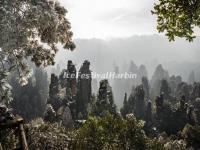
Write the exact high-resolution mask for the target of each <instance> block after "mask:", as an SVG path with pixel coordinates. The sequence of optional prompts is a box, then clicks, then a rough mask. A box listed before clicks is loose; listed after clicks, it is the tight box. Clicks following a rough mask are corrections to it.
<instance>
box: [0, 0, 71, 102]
mask: <svg viewBox="0 0 200 150" xmlns="http://www.w3.org/2000/svg"><path fill="white" fill-rule="evenodd" d="M66 13H67V10H66V9H65V8H64V7H62V6H61V5H60V4H59V3H58V2H56V1H54V0H37V1H36V0H12V1H7V0H1V1H0V73H4V72H11V71H13V70H17V72H18V74H19V81H20V83H21V84H22V85H25V84H27V79H28V78H29V77H30V69H29V67H28V65H27V64H26V62H25V59H27V58H30V59H31V60H32V61H33V62H35V64H36V65H37V66H41V65H43V66H47V65H53V64H54V57H55V54H56V53H57V51H58V49H57V46H56V44H59V43H61V44H62V45H64V48H66V49H70V50H73V49H74V48H75V45H74V43H73V42H72V35H73V34H72V32H71V31H70V28H71V25H70V23H69V21H68V20H67V19H66V18H65V15H66ZM3 79H5V78H2V76H0V80H1V82H2V80H3ZM1 89H3V91H2V92H1V93H0V97H1V99H3V100H4V101H7V99H6V98H4V97H8V95H9V94H8V95H7V96H5V93H9V92H7V88H6V86H3V87H2V88H1ZM4 89H5V90H4Z"/></svg>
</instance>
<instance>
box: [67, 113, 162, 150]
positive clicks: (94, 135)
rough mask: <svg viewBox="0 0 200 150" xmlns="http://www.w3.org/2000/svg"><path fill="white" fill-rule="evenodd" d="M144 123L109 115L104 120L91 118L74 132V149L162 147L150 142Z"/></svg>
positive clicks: (140, 149)
mask: <svg viewBox="0 0 200 150" xmlns="http://www.w3.org/2000/svg"><path fill="white" fill-rule="evenodd" d="M142 128H143V122H141V121H137V120H136V118H135V117H134V116H129V117H127V119H122V118H120V117H114V116H113V115H107V116H105V117H103V118H98V117H90V118H89V119H88V120H87V121H86V122H85V123H84V125H83V126H82V127H81V128H80V129H78V130H77V131H75V132H74V135H73V137H72V138H73V139H74V140H73V142H72V143H71V148H72V149H77V150H79V149H80V150H82V149H88V150H90V149H91V150H103V149H106V150H107V149H110V150H121V149H137V150H143V149H153V148H155V147H162V145H161V144H158V143H157V142H156V141H151V140H149V139H148V138H147V137H146V135H145V133H144V132H143V130H142Z"/></svg>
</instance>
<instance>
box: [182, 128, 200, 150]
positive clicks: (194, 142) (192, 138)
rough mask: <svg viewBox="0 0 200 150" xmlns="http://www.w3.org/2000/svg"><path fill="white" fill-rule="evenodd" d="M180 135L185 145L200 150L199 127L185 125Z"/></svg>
mask: <svg viewBox="0 0 200 150" xmlns="http://www.w3.org/2000/svg"><path fill="white" fill-rule="evenodd" d="M182 135H183V137H184V139H185V140H186V141H187V145H189V146H193V147H195V148H197V149H199V148H200V126H192V125H190V124H187V125H186V126H185V127H184V129H183V131H182Z"/></svg>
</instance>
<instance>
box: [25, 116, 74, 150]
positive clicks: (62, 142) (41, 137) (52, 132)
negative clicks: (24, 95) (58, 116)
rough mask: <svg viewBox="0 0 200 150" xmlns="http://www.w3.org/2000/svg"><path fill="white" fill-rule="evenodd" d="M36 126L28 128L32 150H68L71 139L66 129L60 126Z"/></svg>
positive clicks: (28, 139)
mask: <svg viewBox="0 0 200 150" xmlns="http://www.w3.org/2000/svg"><path fill="white" fill-rule="evenodd" d="M36 121H37V120H36ZM33 124H34V123H33ZM36 124H37V125H36V126H34V125H32V124H29V125H27V126H26V130H27V135H26V137H27V141H28V145H29V149H30V150H35V149H48V150H61V149H65V148H66V149H67V147H68V144H69V141H70V139H69V132H68V131H67V130H66V129H65V128H64V127H62V126H60V125H58V124H48V123H45V124H39V125H38V123H36Z"/></svg>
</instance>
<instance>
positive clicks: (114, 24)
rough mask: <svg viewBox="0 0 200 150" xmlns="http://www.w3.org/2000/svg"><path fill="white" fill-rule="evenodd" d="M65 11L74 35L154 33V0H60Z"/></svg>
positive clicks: (88, 36)
mask: <svg viewBox="0 0 200 150" xmlns="http://www.w3.org/2000/svg"><path fill="white" fill-rule="evenodd" d="M59 1H60V3H61V4H62V5H63V6H64V7H65V8H66V9H67V10H68V14H67V18H68V19H69V21H70V22H71V25H72V31H73V33H74V38H101V39H109V38H119V37H120V38H121V37H129V36H132V35H142V34H145V35H148V34H156V33H157V31H156V17H155V16H152V15H151V10H152V8H153V4H154V2H155V0H59Z"/></svg>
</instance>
